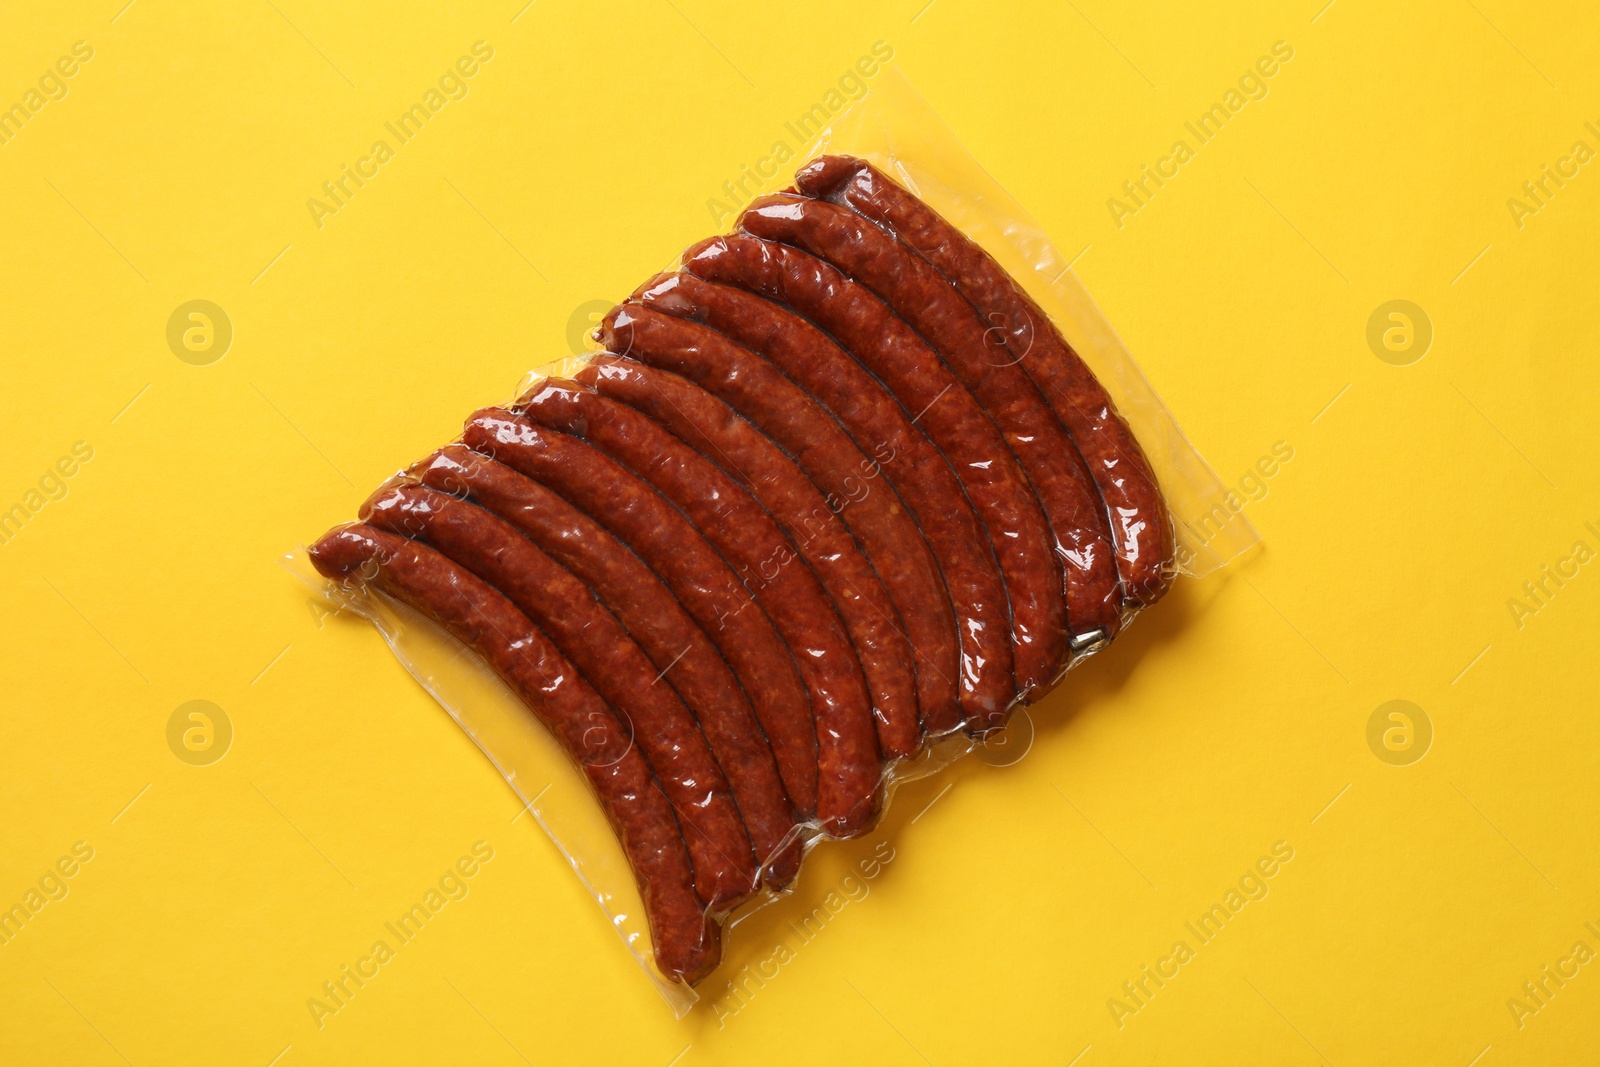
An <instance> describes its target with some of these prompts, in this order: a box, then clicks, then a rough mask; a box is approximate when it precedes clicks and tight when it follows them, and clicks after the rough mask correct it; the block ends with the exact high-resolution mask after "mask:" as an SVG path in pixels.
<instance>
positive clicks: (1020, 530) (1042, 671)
mask: <svg viewBox="0 0 1600 1067" xmlns="http://www.w3.org/2000/svg"><path fill="white" fill-rule="evenodd" d="M684 265H685V267H686V268H687V269H688V270H689V271H690V272H691V273H694V274H697V275H699V276H700V277H702V278H706V279H707V280H709V281H720V282H727V283H729V284H733V285H738V286H740V287H742V288H746V289H750V290H752V291H754V292H757V293H760V294H761V295H764V296H768V297H770V298H771V299H774V300H778V301H781V302H783V303H786V304H788V305H789V306H790V307H792V308H794V309H795V310H796V311H798V312H799V313H800V314H802V315H804V316H805V317H806V318H809V319H811V320H812V321H813V322H815V323H816V324H817V325H818V326H820V327H821V328H822V329H824V330H826V331H827V332H828V333H831V334H832V335H833V336H834V338H835V339H836V340H837V341H838V342H839V343H840V345H841V346H842V347H843V348H845V349H846V350H847V351H849V352H850V353H851V354H853V355H854V356H855V357H856V358H857V359H859V360H861V361H862V362H863V363H864V364H865V365H866V366H867V369H868V370H871V371H872V372H873V373H874V374H875V375H876V376H877V377H878V378H879V379H880V380H881V381H882V382H883V383H884V385H885V386H887V387H888V389H889V391H890V392H891V393H893V394H894V395H895V397H896V398H897V399H899V401H900V403H901V404H903V405H904V406H905V407H906V409H907V410H908V411H910V412H911V413H912V418H913V421H915V422H917V423H919V424H920V425H921V426H922V427H923V428H924V429H925V430H926V432H927V434H928V436H929V438H931V439H932V440H933V441H934V443H935V444H937V445H938V446H939V449H940V451H942V452H943V453H944V454H945V457H946V458H947V459H948V460H949V461H950V465H951V467H952V468H953V469H954V470H955V472H956V475H957V477H959V478H960V479H961V482H962V485H963V486H964V487H965V488H966V491H967V496H968V498H969V499H970V500H971V501H972V504H973V507H974V508H975V509H976V510H977V512H978V514H979V515H981V516H982V517H983V520H984V525H985V526H986V527H987V529H988V532H989V541H990V543H991V544H992V545H993V546H994V550H995V556H996V558H997V559H998V561H999V563H1000V571H1001V574H1002V575H1003V576H1004V577H1005V580H1006V591H1007V592H1008V594H1009V595H1010V600H1011V633H1012V651H1013V663H1014V666H1015V670H1016V680H1017V685H1018V687H1019V688H1020V689H1021V690H1022V692H1023V693H1027V692H1028V691H1030V690H1032V689H1034V688H1035V687H1037V686H1042V685H1047V684H1049V682H1050V681H1052V680H1053V679H1054V678H1055V676H1056V674H1057V673H1058V671H1059V670H1060V664H1061V659H1062V652H1063V650H1064V649H1065V647H1066V621H1067V620H1066V601H1065V598H1064V597H1063V596H1062V581H1061V568H1060V566H1059V565H1058V564H1057V562H1056V557H1055V554H1054V551H1053V549H1052V547H1051V537H1050V528H1049V526H1048V525H1047V524H1046V522H1045V518H1044V513H1043V512H1042V511H1040V509H1039V502H1038V500H1037V499H1036V498H1035V497H1034V495H1033V490H1032V489H1031V488H1029V486H1028V481H1027V479H1026V478H1025V477H1024V476H1023V473H1022V470H1021V468H1020V467H1018V466H1017V462H1016V460H1015V459H1014V458H1013V457H1012V455H1011V451H1010V449H1008V448H1007V447H1006V443H1005V440H1004V438H1002V437H1001V436H1000V433H999V431H998V430H996V429H995V427H994V424H993V423H992V422H990V421H989V417H988V416H987V415H986V414H984V411H983V409H982V408H981V407H979V406H978V402H977V401H976V400H974V399H973V397H972V394H971V393H969V392H968V391H967V390H966V388H965V387H964V386H963V385H962V384H961V383H960V382H959V381H957V380H956V379H955V377H954V376H953V375H952V374H951V373H950V371H949V369H948V368H946V367H945V366H944V364H943V363H941V362H940V361H939V357H938V356H937V355H935V354H934V353H933V351H932V350H931V349H929V348H928V346H927V345H926V344H924V343H923V341H922V339H921V338H919V337H918V336H917V335H916V333H915V332H914V331H913V330H912V329H911V327H909V326H907V325H906V324H905V322H904V321H902V320H901V319H900V318H899V317H898V316H896V315H895V314H894V312H893V311H891V310H890V309H889V307H888V306H887V305H886V304H884V303H883V301H881V300H879V299H878V298H877V297H876V296H874V295H873V294H872V293H871V292H869V291H868V290H867V289H866V288H865V287H864V286H862V285H859V284H857V283H856V282H853V281H851V280H850V279H848V278H846V277H845V276H844V275H843V274H841V273H840V272H839V271H838V270H836V269H834V268H833V267H831V266H829V265H828V264H826V263H824V262H822V261H821V260H820V259H817V258H816V257H815V256H811V255H808V254H807V253H805V252H802V251H800V250H799V249H798V248H794V247H792V246H790V245H785V244H779V243H777V242H773V241H763V240H761V239H759V238H756V237H751V236H748V235H734V236H729V237H715V238H712V239H710V240H708V241H702V242H701V243H699V244H697V245H695V246H693V247H692V248H690V250H689V251H688V253H686V259H685V264H684ZM1004 719H1005V713H1004V712H1001V713H999V714H996V715H993V716H990V717H989V718H987V719H984V720H981V721H979V722H975V723H969V724H968V726H969V728H975V729H980V730H982V729H989V728H992V727H996V726H999V725H1001V724H1002V723H1003V722H1004Z"/></svg>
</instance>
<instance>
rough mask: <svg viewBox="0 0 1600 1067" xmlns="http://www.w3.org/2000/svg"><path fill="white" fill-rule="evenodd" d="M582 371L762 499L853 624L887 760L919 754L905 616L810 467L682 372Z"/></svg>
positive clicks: (585, 380) (615, 365)
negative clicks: (812, 477)
mask: <svg viewBox="0 0 1600 1067" xmlns="http://www.w3.org/2000/svg"><path fill="white" fill-rule="evenodd" d="M639 310H640V311H643V310H644V309H639ZM576 377H577V380H578V381H579V382H581V383H582V384H584V385H586V386H588V387H589V388H591V389H593V390H594V391H595V392H597V393H599V394H600V395H601V396H604V397H608V398H610V399H612V400H615V401H618V402H620V403H624V404H627V405H628V406H629V407H632V408H634V409H635V410H637V411H640V412H643V413H644V414H645V415H647V416H649V417H650V418H652V419H654V420H655V421H656V422H658V423H660V424H661V425H663V426H665V427H666V428H667V429H669V430H671V431H672V432H673V433H674V434H676V435H677V436H678V437H680V438H681V439H683V440H684V441H685V442H687V443H688V444H689V445H690V446H692V447H693V448H695V449H698V450H699V452H700V454H701V455H703V456H705V457H706V458H708V459H710V460H712V461H714V462H716V463H717V464H719V466H720V467H721V468H722V470H723V471H724V472H725V473H726V474H728V476H729V477H731V478H733V479H734V480H735V481H737V482H738V483H739V484H740V485H742V486H743V487H744V488H745V489H746V490H748V491H749V492H750V494H751V495H752V496H754V497H755V498H756V499H757V500H758V501H760V503H761V505H762V506H763V507H765V508H766V509H767V511H768V512H769V513H770V514H771V515H772V517H773V518H774V519H775V520H777V522H778V524H779V525H780V526H782V527H783V529H784V532H785V533H787V534H788V535H789V539H790V541H792V542H793V544H794V545H795V547H796V548H798V549H799V551H800V555H801V557H802V558H803V559H804V560H805V561H806V562H807V563H809V564H810V565H811V569H812V571H813V572H814V573H815V574H816V576H817V578H818V580H819V581H821V582H822V584H823V585H824V586H825V587H826V588H827V590H828V595H829V596H830V597H831V598H832V600H833V603H834V606H835V607H836V608H838V610H839V617H840V618H842V619H843V620H844V623H845V625H846V627H848V628H849V631H850V638H851V640H852V641H854V642H855V646H856V653H857V655H858V656H859V658H860V660H861V669H862V671H863V672H865V674H866V678H867V685H868V688H869V689H871V691H872V712H873V716H874V718H875V719H876V721H877V726H878V746H879V748H880V749H882V751H883V754H884V756H885V757H886V758H889V759H895V758H898V757H901V756H908V755H910V754H911V753H913V752H915V751H916V749H917V745H918V743H919V741H920V740H921V736H922V723H921V719H920V716H919V715H918V712H917V675H916V667H915V666H914V665H913V661H912V656H911V645H910V644H909V643H908V642H907V640H906V635H905V633H904V632H903V630H902V627H901V622H900V615H899V613H898V612H897V611H896V610H895V607H894V602H893V601H892V600H890V598H889V594H888V593H887V592H886V591H885V590H884V588H883V583H882V582H881V581H879V580H878V575H877V573H876V572H875V571H873V569H872V565H871V564H870V563H868V562H867V560H866V557H864V556H863V555H862V554H861V549H860V548H859V547H857V545H856V542H855V540H854V539H853V538H852V537H851V536H850V532H849V531H848V530H847V529H845V526H844V524H843V523H841V522H840V521H839V517H838V516H837V515H835V514H834V513H833V510H832V509H831V508H830V507H829V506H828V502H827V501H826V500H825V499H823V496H822V494H821V493H820V492H818V491H817V487H816V486H814V485H812V484H811V480H810V479H809V478H807V477H806V476H805V472H804V471H802V470H801V469H800V468H799V467H797V466H796V465H795V463H794V461H793V460H791V459H790V458H789V457H788V456H785V455H784V454H783V453H782V452H781V451H779V449H778V446H777V445H775V444H773V443H772V441H771V440H770V439H769V438H768V437H767V436H766V435H765V434H763V433H762V432H761V431H760V430H758V429H756V428H755V427H754V426H752V425H750V423H749V422H747V421H745V420H744V419H742V418H740V417H739V415H738V414H737V413H736V412H735V411H734V410H733V409H732V408H730V407H728V405H726V404H724V403H723V402H722V401H720V400H718V399H717V398H716V397H714V396H712V395H711V394H710V393H707V392H706V391H705V390H704V389H701V388H700V387H699V386H697V385H695V384H694V383H693V382H690V381H687V380H685V379H683V378H680V377H678V376H677V375H676V374H669V373H667V372H666V371H661V370H656V369H655V368H654V367H647V366H644V365H642V364H639V363H635V362H633V361H632V360H625V359H621V358H618V357H615V356H600V357H598V358H596V359H595V360H594V362H593V363H591V364H590V365H589V366H588V367H587V368H585V369H584V370H583V372H582V373H580V374H578V375H577V376H576ZM824 417H825V416H824ZM765 565H766V567H767V568H768V569H771V568H775V567H783V566H787V565H788V562H787V561H786V560H784V559H782V558H781V557H780V558H778V559H773V560H767V561H765ZM757 577H758V578H760V579H765V577H766V575H765V573H763V574H761V575H758V576H757Z"/></svg>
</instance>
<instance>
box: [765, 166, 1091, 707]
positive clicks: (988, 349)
mask: <svg viewBox="0 0 1600 1067" xmlns="http://www.w3.org/2000/svg"><path fill="white" fill-rule="evenodd" d="M739 225H740V227H741V228H742V229H743V230H745V231H746V232H747V233H751V234H753V235H755V236H757V237H762V238H766V239H768V240H777V241H783V242H784V243H786V244H791V245H794V246H795V247H797V248H802V249H804V250H805V251H807V252H810V253H811V254H812V255H814V256H817V257H818V258H820V259H823V260H825V261H827V262H829V263H831V264H833V265H834V266H835V267H838V268H839V269H840V270H842V271H843V272H844V273H845V274H848V275H850V276H851V277H853V278H855V279H856V280H857V281H858V282H860V283H862V284H863V285H865V286H866V287H867V288H868V289H871V290H872V291H873V292H874V293H875V294H876V295H877V296H878V297H879V298H880V299H881V300H883V301H884V302H885V303H886V304H888V305H889V307H890V308H891V309H893V310H894V311H895V312H896V313H897V314H898V315H900V316H901V317H902V318H903V319H905V320H906V322H907V323H908V324H909V325H910V326H911V328H912V329H914V330H916V331H917V333H918V334H919V335H920V336H921V337H922V338H923V339H924V340H925V341H926V342H927V343H928V345H929V347H930V348H932V349H933V351H934V352H936V353H937V354H938V356H939V358H940V359H942V360H943V361H944V364H945V366H947V367H949V368H950V369H951V370H952V371H954V372H955V376H956V377H957V378H958V379H960V381H961V383H962V384H963V385H965V386H966V387H967V388H968V389H969V390H971V392H972V395H973V397H974V398H975V399H976V400H977V401H978V403H979V404H981V405H983V408H984V410H985V411H986V412H988V414H989V417H990V418H991V419H993V420H994V423H995V425H996V426H997V427H998V428H999V430H1000V431H1001V433H1002V434H1003V435H1004V436H1005V440H1006V444H1007V445H1008V446H1009V447H1010V449H1011V454H1012V455H1013V456H1015V457H1016V458H1017V462H1018V464H1019V465H1020V466H1021V467H1022V470H1023V473H1024V474H1026V475H1027V477H1028V481H1029V483H1030V484H1031V485H1032V487H1033V492H1034V495H1035V496H1036V497H1037V498H1038V500H1039V504H1040V506H1041V507H1042V508H1043V510H1044V514H1045V518H1046V519H1047V520H1048V522H1049V523H1050V530H1051V533H1052V534H1053V535H1054V536H1053V540H1052V542H1051V543H1052V545H1053V547H1054V549H1055V552H1056V555H1057V557H1058V563H1059V565H1060V571H1061V577H1062V582H1063V585H1062V595H1063V596H1064V597H1065V598H1066V607H1067V620H1066V621H1067V625H1068V627H1069V628H1070V631H1069V632H1070V635H1071V636H1073V637H1075V638H1077V639H1079V640H1080V641H1081V643H1082V644H1084V645H1088V644H1092V643H1094V642H1096V641H1101V640H1104V639H1106V638H1108V637H1109V636H1111V635H1112V634H1114V633H1115V632H1116V628H1117V625H1118V622H1119V617H1120V614H1121V597H1120V595H1119V593H1118V589H1117V569H1116V562H1115V553H1114V552H1113V550H1112V547H1111V530H1110V528H1109V527H1108V526H1107V525H1106V519H1105V512H1104V508H1103V507H1102V505H1101V503H1100V498H1099V495H1098V494H1097V493H1096V492H1095V488H1094V482H1093V481H1092V480H1091V479H1090V477H1089V471H1088V468H1087V467H1085V466H1084V464H1083V457H1082V456H1080V455H1079V454H1078V450H1077V449H1076V448H1075V447H1074V446H1073V444H1072V439H1071V438H1070V437H1069V436H1068V435H1067V431H1066V429H1065V428H1063V427H1062V425H1061V422H1060V420H1059V419H1057V418H1056V416H1055V413H1054V412H1053V411H1051V410H1050V408H1049V406H1048V405H1046V404H1045V402H1044V398H1043V397H1041V396H1040V395H1039V390H1038V389H1036V388H1035V387H1034V385H1033V382H1032V381H1031V380H1030V379H1029V378H1028V376H1027V374H1025V373H1024V372H1023V370H1022V368H1020V367H1018V366H1017V365H1016V364H1015V363H1014V362H1013V361H1012V360H1011V358H1010V356H1009V355H1008V353H1007V352H1006V350H1005V347H1004V346H1003V345H1002V344H1001V343H1000V342H999V340H998V339H993V340H991V338H990V336H989V335H988V334H987V333H986V332H985V330H984V325H983V323H982V322H981V321H980V320H979V319H978V315H977V312H976V310H975V309H974V308H973V306H972V305H971V304H969V303H967V301H966V299H965V298H963V297H962V296H961V294H960V293H959V292H957V291H956V290H955V289H954V288H953V287H952V286H951V285H950V283H949V282H948V281H946V280H945V278H944V276H943V275H941V274H940V273H939V272H938V271H937V270H936V269H935V268H934V267H933V265H932V264H930V263H929V262H928V261H927V260H925V259H923V258H922V257H921V256H919V255H917V254H916V253H914V252H912V251H911V250H910V249H909V248H907V247H906V246H905V245H903V244H901V243H900V242H899V241H897V240H895V238H894V236H893V235H892V234H890V233H888V232H887V231H885V230H884V229H883V228H882V227H880V226H877V225H876V224H874V223H872V222H870V221H868V220H867V219H864V218H862V217H861V216H860V215H858V214H856V213H855V212H853V211H851V210H850V209H849V208H847V207H842V206H840V205H838V204H834V203H830V202H828V201H823V200H812V199H809V198H807V197H803V196H796V195H793V194H786V193H778V194H774V195H772V196H765V197H760V198H758V199H757V200H756V201H755V202H754V203H752V204H751V205H750V206H749V207H748V208H746V209H745V211H744V214H742V215H741V216H740V218H739ZM1070 651H1071V650H1070V648H1069V647H1068V645H1067V643H1066V642H1065V641H1064V642H1063V643H1062V645H1061V646H1060V648H1059V650H1058V654H1059V660H1058V672H1059V670H1065V668H1066V665H1067V660H1068V657H1069V655H1070ZM1050 680H1051V681H1053V680H1054V678H1053V677H1052V678H1051V679H1050Z"/></svg>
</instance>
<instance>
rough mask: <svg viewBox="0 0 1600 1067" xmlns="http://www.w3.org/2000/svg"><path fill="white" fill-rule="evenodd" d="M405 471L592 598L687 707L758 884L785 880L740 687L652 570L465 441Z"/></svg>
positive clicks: (780, 796) (781, 847) (768, 755)
mask: <svg viewBox="0 0 1600 1067" xmlns="http://www.w3.org/2000/svg"><path fill="white" fill-rule="evenodd" d="M411 473H412V475H413V476H414V477H416V478H417V479H418V480H420V481H421V482H422V483H423V484H425V485H428V486H431V487H433V488H435V489H438V490H440V491H442V492H445V493H450V494H452V495H454V496H470V497H471V499H472V500H473V502H475V503H476V504H478V505H479V506H480V507H482V508H484V509H485V510H487V511H490V512H493V513H494V514H496V515H498V516H499V517H500V518H502V519H504V520H505V521H506V522H508V523H510V524H511V525H512V526H514V527H516V528H517V529H518V530H519V531H520V532H521V533H522V534H523V535H524V536H526V537H528V538H529V539H530V540H531V541H532V542H533V543H534V544H535V545H537V546H538V547H539V548H541V549H542V550H544V551H545V552H546V553H548V554H549V555H550V556H551V557H552V558H554V559H555V560H556V561H557V562H559V563H560V564H561V565H562V566H564V567H566V568H567V570H569V571H571V572H572V573H573V574H574V575H576V576H577V577H578V579H579V580H581V581H582V582H584V583H585V584H587V585H588V586H589V588H590V589H592V590H593V591H594V592H595V594H596V595H597V596H599V598H600V599H601V601H603V602H604V603H605V605H606V607H607V608H609V609H610V610H611V611H612V613H613V614H615V615H616V617H617V619H618V620H619V621H620V622H621V623H622V625H623V626H625V627H626V628H627V630H628V633H629V634H630V635H631V636H632V637H633V639H634V640H636V641H637V642H638V643H639V646H640V647H641V648H643V649H644V650H645V652H646V654H648V655H649V657H650V659H651V661H652V663H654V665H655V668H656V670H657V671H658V672H659V677H660V679H661V683H660V684H663V685H669V686H671V687H672V688H673V689H675V690H677V692H678V693H679V695H680V696H682V697H683V700H684V702H685V703H687V704H688V705H689V707H690V708H691V709H692V710H693V711H694V714H695V718H696V719H698V720H699V722H700V728H701V730H702V731H703V732H704V734H705V737H706V741H707V742H708V743H709V744H710V745H711V751H712V753H713V754H714V755H715V756H716V758H717V763H718V764H719V765H720V766H721V767H722V770H723V773H724V774H725V775H727V778H728V782H729V784H730V786H731V787H732V789H733V795H734V799H735V800H736V801H738V804H739V811H740V813H741V814H742V815H743V816H744V822H745V826H746V828H748V830H749V831H750V840H751V843H752V844H753V845H754V846H755V850H756V854H757V856H758V857H759V858H760V859H761V860H762V863H763V865H764V867H765V871H764V873H763V881H764V882H765V883H766V884H767V885H768V886H770V887H772V888H775V889H779V888H782V887H784V886H786V885H788V884H789V883H790V882H791V881H793V880H794V876H795V875H796V874H797V873H798V872H799V869H800V859H801V855H802V850H801V842H800V837H799V833H798V830H797V829H796V821H797V820H796V817H795V812H794V808H793V806H792V805H791V804H790V803H789V798H788V796H787V794H786V793H785V792H784V788H783V779H782V778H781V777H780V776H779V774H778V765H777V762H776V761H775V760H774V759H773V755H772V750H771V749H770V748H769V747H768V746H767V740H766V737H765V736H764V734H763V733H762V729H761V726H760V724H759V723H758V722H757V721H756V717H755V713H754V712H753V711H752V710H751V708H750V702H749V700H747V699H746V697H745V692H744V687H743V686H742V685H741V684H740V682H739V680H738V679H737V678H736V677H735V675H734V672H733V671H732V670H731V669H730V668H729V666H728V663H727V661H725V660H724V659H723V658H722V653H721V652H719V651H718V650H717V646H716V645H715V644H713V643H712V641H711V639H710V638H709V637H707V636H706V633H705V631H704V630H702V629H701V628H700V627H699V625H698V624H696V623H695V621H694V620H693V619H692V618H690V617H689V614H688V613H687V612H686V611H684V609H683V607H682V605H680V604H679V603H678V601H677V600H676V599H675V598H674V597H673V595H672V591H671V590H669V589H668V588H667V587H666V586H665V585H664V584H662V581H661V579H660V578H658V577H656V574H655V572H654V571H652V570H651V569H650V568H649V567H648V566H646V565H645V563H644V561H643V560H641V559H640V558H639V557H638V556H636V555H634V553H633V552H632V550H630V549H629V548H628V547H627V546H626V545H624V544H622V542H620V541H618V540H617V539H616V538H615V537H613V536H612V535H611V534H610V533H608V532H607V531H606V529H605V528H604V527H602V526H601V525H600V524H599V523H597V522H595V521H594V520H593V519H591V518H589V517H588V516H587V515H585V514H583V513H582V512H581V511H579V510H578V509H577V508H575V507H573V506H572V505H571V504H569V503H567V502H566V501H565V500H562V499H561V498H560V497H559V496H557V495H556V494H555V493H553V492H551V491H550V490H549V489H547V488H545V487H544V486H542V485H540V484H539V483H538V482H535V481H534V480H532V479H531V478H528V477H526V476H524V475H522V474H519V473H517V472H516V471H514V470H512V469H511V468H510V467H507V466H505V465H504V464H502V463H496V462H495V461H494V460H492V459H489V458H488V457H486V456H482V455H479V454H478V453H476V452H474V451H472V450H471V449H469V448H467V447H466V446H465V445H449V446H447V447H445V448H443V449H440V450H439V451H438V452H437V453H435V454H434V455H433V456H430V457H429V458H427V459H425V460H423V461H422V462H421V463H418V464H417V465H416V466H415V467H413V468H412V471H411Z"/></svg>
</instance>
